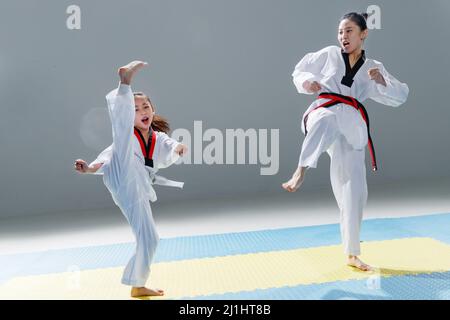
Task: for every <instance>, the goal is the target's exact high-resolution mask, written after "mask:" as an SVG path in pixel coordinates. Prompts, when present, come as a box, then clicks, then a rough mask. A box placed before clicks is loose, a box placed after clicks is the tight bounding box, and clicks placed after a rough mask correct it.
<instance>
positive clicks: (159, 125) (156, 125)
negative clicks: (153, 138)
mask: <svg viewBox="0 0 450 320" xmlns="http://www.w3.org/2000/svg"><path fill="white" fill-rule="evenodd" d="M133 95H134V96H135V97H145V98H146V99H147V101H148V103H150V105H151V106H152V110H153V111H154V112H156V109H155V106H154V105H153V103H152V101H151V100H150V98H149V96H147V95H146V94H145V93H143V92H133ZM151 127H152V129H153V130H155V131H159V132H164V133H166V134H169V132H170V125H169V122H168V121H167V119H166V118H164V117H161V116H159V115H156V114H155V115H153V121H152V124H151Z"/></svg>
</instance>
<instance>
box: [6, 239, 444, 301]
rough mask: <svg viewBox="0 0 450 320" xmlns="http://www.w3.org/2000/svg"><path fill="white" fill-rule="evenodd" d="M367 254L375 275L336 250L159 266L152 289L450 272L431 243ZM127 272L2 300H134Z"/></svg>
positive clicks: (23, 288) (219, 288) (84, 276)
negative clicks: (349, 264)
mask: <svg viewBox="0 0 450 320" xmlns="http://www.w3.org/2000/svg"><path fill="white" fill-rule="evenodd" d="M362 252H363V255H362V256H361V257H362V259H363V260H364V261H365V262H367V263H370V264H371V265H372V266H376V267H378V269H377V270H376V271H375V272H372V273H367V272H360V271H356V270H355V269H352V268H350V267H347V266H346V265H345V256H344V254H343V252H342V247H341V246H340V245H336V246H326V247H315V248H306V249H305V248H303V249H296V250H285V251H272V252H261V253H252V254H243V255H234V256H222V257H214V258H203V259H192V260H183V261H173V262H163V263H156V264H154V265H153V266H152V274H151V278H150V280H149V283H148V284H149V285H150V286H151V287H157V288H162V289H164V290H165V292H166V295H165V296H164V297H163V298H165V299H177V298H181V297H195V296H200V295H210V294H222V293H227V292H239V291H251V290H256V289H266V288H277V287H284V286H296V285H308V284H319V283H325V282H333V281H344V280H358V279H364V278H368V277H372V276H374V275H377V274H378V275H379V276H381V277H389V276H394V275H395V276H397V275H406V274H419V273H432V272H445V271H449V270H450V245H448V244H445V243H442V242H439V241H437V240H434V239H430V238H406V239H396V240H385V241H372V242H364V243H362ZM122 271H123V268H106V269H96V270H84V271H76V270H75V271H74V272H65V273H58V274H47V275H38V276H26V277H17V278H14V279H11V280H10V281H8V282H7V283H5V284H4V285H2V286H0V299H128V298H129V287H127V286H124V285H122V284H120V279H121V276H122ZM154 299H155V298H154ZM156 299H159V298H156Z"/></svg>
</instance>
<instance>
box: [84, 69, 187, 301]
mask: <svg viewBox="0 0 450 320" xmlns="http://www.w3.org/2000/svg"><path fill="white" fill-rule="evenodd" d="M145 65H147V64H146V63H144V62H140V61H133V62H131V63H130V64H128V65H126V66H124V67H122V68H120V69H119V76H120V85H119V88H118V89H115V90H113V91H111V92H110V93H109V94H108V95H107V96H106V100H107V103H108V110H109V115H110V118H111V123H112V132H113V144H112V145H111V146H110V147H108V148H107V149H106V150H104V151H103V152H102V153H101V154H100V155H99V156H98V157H97V159H96V160H95V161H94V162H92V163H91V164H89V165H88V164H87V163H86V161H84V160H76V161H75V169H76V170H77V171H78V172H80V173H96V174H103V181H104V183H105V185H106V187H107V188H108V189H109V191H110V192H111V195H112V198H113V200H114V202H115V203H116V204H117V206H119V208H120V209H121V211H122V213H123V214H124V216H125V217H126V218H127V220H128V222H129V224H130V225H131V228H132V230H133V233H134V236H135V238H136V243H137V244H136V252H135V254H134V255H133V257H132V258H131V259H130V261H129V262H128V264H127V266H126V267H125V271H124V273H123V277H122V283H123V284H126V285H130V286H132V289H131V296H133V297H138V296H161V295H163V294H164V291H163V290H159V289H149V288H146V287H145V285H146V282H147V279H148V277H149V274H150V264H151V262H152V259H153V256H154V254H155V251H156V247H157V244H158V241H159V236H158V234H157V231H156V229H155V223H154V220H153V216H152V211H151V208H150V202H149V200H150V201H155V200H156V194H155V191H154V189H153V187H152V184H160V185H166V186H174V187H180V188H182V187H183V184H182V183H180V182H175V181H170V180H167V179H165V178H163V177H161V176H158V175H156V172H157V171H158V169H160V168H165V167H168V166H170V165H171V164H172V163H174V162H175V161H176V160H177V159H178V158H179V156H181V155H183V154H185V153H186V152H187V147H186V146H185V145H183V144H180V143H178V142H177V141H175V140H173V139H171V138H170V137H169V136H168V135H167V134H166V133H165V132H168V131H169V126H168V123H167V122H166V121H165V120H164V119H163V118H161V117H158V116H156V115H154V108H153V105H152V104H151V102H150V99H149V98H148V97H147V96H145V95H144V94H142V93H134V94H133V92H132V91H131V87H130V83H131V79H132V78H133V75H134V74H135V73H136V71H138V70H139V69H141V68H142V67H143V66H145Z"/></svg>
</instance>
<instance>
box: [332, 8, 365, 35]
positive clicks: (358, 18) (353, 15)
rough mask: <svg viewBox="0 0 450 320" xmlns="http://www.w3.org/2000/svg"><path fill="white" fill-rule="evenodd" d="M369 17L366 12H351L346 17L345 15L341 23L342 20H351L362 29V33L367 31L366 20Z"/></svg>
mask: <svg viewBox="0 0 450 320" xmlns="http://www.w3.org/2000/svg"><path fill="white" fill-rule="evenodd" d="M368 17H369V15H368V14H367V13H365V12H363V13H357V12H350V13H347V14H346V15H344V16H343V17H342V18H341V20H339V22H341V21H342V20H345V19H348V20H351V21H353V22H354V23H356V24H357V25H358V26H359V27H360V28H361V31H364V30H366V29H367V22H366V20H367V18H368Z"/></svg>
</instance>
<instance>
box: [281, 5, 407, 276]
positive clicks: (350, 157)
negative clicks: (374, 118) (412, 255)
mask: <svg viewBox="0 0 450 320" xmlns="http://www.w3.org/2000/svg"><path fill="white" fill-rule="evenodd" d="M366 18H367V15H366V14H358V13H354V12H352V13H349V14H346V15H345V16H344V17H342V18H341V21H340V23H339V29H338V41H339V44H340V47H337V46H330V47H326V48H324V49H322V50H320V51H318V52H314V53H309V54H307V55H306V56H305V57H304V58H303V59H302V60H301V61H300V62H299V63H298V64H297V66H296V67H295V70H294V73H293V74H292V76H293V81H294V84H295V86H296V88H297V90H298V92H299V93H304V94H319V93H320V94H319V96H318V98H317V100H315V101H314V102H313V103H312V104H311V105H310V106H309V108H308V109H307V110H306V112H305V114H304V115H303V120H302V131H303V133H305V135H306V137H305V140H304V141H303V145H302V150H301V154H300V159H299V162H298V167H297V170H296V171H295V172H294V174H293V176H292V178H291V179H290V180H289V181H287V182H286V183H284V184H283V185H282V186H283V188H284V189H286V190H287V191H289V192H295V191H296V190H297V189H298V188H299V187H300V185H301V184H302V182H303V180H304V178H305V173H306V170H307V169H308V168H316V166H317V161H318V159H319V157H320V155H321V154H322V153H324V152H327V153H328V154H329V156H330V158H331V166H330V178H331V184H332V189H333V193H334V195H335V198H336V201H337V204H338V206H339V209H340V222H341V236H342V241H343V244H344V250H345V253H346V255H348V265H350V266H352V267H356V268H358V269H360V270H363V271H369V270H371V267H370V266H369V265H367V264H365V263H363V262H362V261H361V260H360V259H359V258H358V256H359V255H360V253H361V252H360V238H359V236H360V225H361V220H362V215H363V209H364V206H365V204H366V201H367V183H366V167H365V163H364V161H365V160H364V152H365V147H366V145H368V147H369V151H370V155H371V160H372V169H373V170H374V171H376V170H377V163H376V158H375V151H374V146H373V143H372V139H371V137H370V126H369V118H368V115H367V112H366V110H365V108H364V106H363V105H362V104H361V103H362V102H364V101H365V100H367V99H372V100H374V101H376V102H379V103H382V104H385V105H388V106H392V107H398V106H400V105H401V104H403V103H404V102H405V101H406V99H407V97H408V93H409V89H408V86H407V85H406V84H404V83H401V82H399V81H398V80H397V79H395V78H394V77H393V76H392V75H391V74H389V73H388V72H387V71H386V69H385V67H384V66H383V64H382V63H381V62H378V61H376V60H372V59H368V58H366V56H365V51H364V50H363V44H364V40H365V39H366V38H367V35H368V29H367V25H366Z"/></svg>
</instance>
